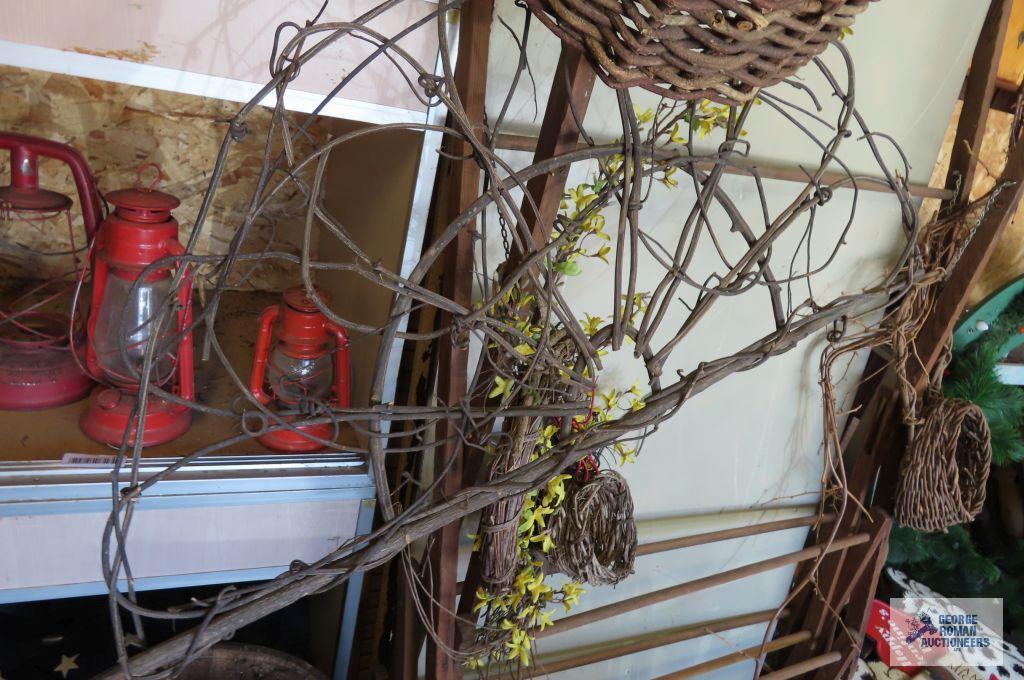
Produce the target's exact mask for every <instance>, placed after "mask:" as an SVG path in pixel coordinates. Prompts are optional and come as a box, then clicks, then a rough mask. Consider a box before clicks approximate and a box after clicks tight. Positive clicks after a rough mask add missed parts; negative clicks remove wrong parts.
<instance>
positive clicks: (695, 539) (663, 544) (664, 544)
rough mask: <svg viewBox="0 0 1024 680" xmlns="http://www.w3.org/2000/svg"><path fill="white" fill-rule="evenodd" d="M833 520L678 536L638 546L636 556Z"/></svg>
mask: <svg viewBox="0 0 1024 680" xmlns="http://www.w3.org/2000/svg"><path fill="white" fill-rule="evenodd" d="M833 519H835V515H832V514H824V515H810V516H809V517H794V518H791V519H780V520H776V521H774V522H764V523H762V524H748V525H747V526H742V527H733V528H731V529H720V530H718V531H709V532H707V533H703V534H694V535H692V536H680V537H678V538H668V539H665V540H664V541H653V542H651V543H644V544H643V545H641V546H638V547H637V549H636V554H637V555H638V556H639V555H653V554H654V553H660V552H666V551H668V550H678V549H679V548H690V547H693V546H695V545H705V544H707V543H714V542H715V541H727V540H729V539H732V538H743V537H744V536H757V535H760V534H767V533H771V532H773V531H783V530H785V529H795V528H798V527H807V526H812V525H814V524H815V523H817V522H818V521H819V520H820V521H821V522H822V523H823V524H826V523H828V522H831V521H832V520H833Z"/></svg>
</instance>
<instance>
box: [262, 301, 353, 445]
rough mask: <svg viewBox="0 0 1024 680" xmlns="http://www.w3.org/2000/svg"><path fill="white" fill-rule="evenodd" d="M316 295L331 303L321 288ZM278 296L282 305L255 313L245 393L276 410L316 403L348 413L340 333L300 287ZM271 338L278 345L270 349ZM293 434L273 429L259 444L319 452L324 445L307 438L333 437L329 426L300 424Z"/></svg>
mask: <svg viewBox="0 0 1024 680" xmlns="http://www.w3.org/2000/svg"><path fill="white" fill-rule="evenodd" d="M316 294H317V296H318V297H319V298H320V299H321V300H322V301H323V303H324V304H330V300H329V298H328V297H327V295H326V294H325V293H323V292H322V291H321V290H320V289H316ZM283 297H284V302H283V304H278V305H273V306H271V307H267V308H266V309H264V310H263V313H262V314H260V325H259V332H258V335H257V336H256V355H255V357H254V358H253V364H252V373H251V374H250V376H249V390H250V391H251V392H252V395H253V396H254V397H256V399H258V400H259V401H260V403H262V404H265V405H268V406H271V405H275V406H277V407H279V408H281V409H289V410H291V409H308V407H309V405H310V404H311V403H314V404H315V403H317V402H320V403H322V404H325V405H328V406H330V407H332V408H348V407H349V405H350V398H349V357H348V335H347V334H346V333H345V329H343V328H341V327H340V326H338V325H336V324H334V323H332V322H331V321H330V320H329V319H327V317H325V316H324V315H323V313H321V312H320V310H319V309H318V308H317V306H316V303H315V302H313V300H311V299H310V298H309V296H308V295H306V291H305V290H304V289H303V287H302V286H293V287H292V288H289V289H288V290H286V291H285V292H284V296H283ZM275 335H276V336H277V345H276V346H275V347H274V348H273V350H271V348H270V346H271V339H272V336H275ZM267 387H269V392H268V391H267V390H266V389H265V388H267ZM292 419H294V418H292ZM286 420H287V419H286ZM296 430H297V431H296ZM296 430H288V429H284V428H281V429H277V430H272V431H270V432H267V433H266V434H264V435H262V436H260V437H259V441H260V443H262V444H263V445H264V446H266V447H267V448H269V449H274V450H275V451H289V452H309V451H319V450H320V449H322V448H324V445H323V444H321V443H320V442H318V441H315V440H314V439H311V437H315V438H316V439H321V440H330V439H331V438H332V436H333V433H334V428H333V425H332V424H331V423H322V424H316V425H301V426H298V427H297V428H296ZM307 435H308V436H307Z"/></svg>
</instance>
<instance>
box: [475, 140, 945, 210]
mask: <svg viewBox="0 0 1024 680" xmlns="http://www.w3.org/2000/svg"><path fill="white" fill-rule="evenodd" d="M495 145H496V146H497V147H498V148H499V149H506V150H509V151H533V150H534V149H535V148H536V146H537V140H536V139H534V138H532V137H524V136H520V135H506V134H499V135H498V136H497V138H496V139H495ZM696 166H697V168H698V169H700V170H705V171H707V170H710V169H711V168H713V167H715V164H714V162H712V161H700V162H698V163H696ZM748 167H756V168H757V172H758V174H759V175H761V177H763V178H765V179H779V180H784V181H790V182H803V183H806V182H807V180H808V177H807V174H806V173H804V171H803V170H801V169H799V168H784V167H780V166H775V165H768V164H761V163H752V164H749V166H748ZM725 173H726V174H727V175H745V176H749V174H748V172H747V170H746V169H744V168H743V167H736V166H735V165H730V166H727V167H726V168H725ZM844 180H845V181H847V182H848V181H849V178H848V177H847V176H846V175H845V174H844V173H841V172H826V173H825V174H824V175H822V177H821V183H822V184H833V183H835V182H843V181H844ZM845 186H847V187H850V185H849V184H848V183H847V184H846V185H845ZM851 188H852V187H851ZM857 188H859V189H863V190H866V191H878V192H881V193H887V194H889V193H892V188H891V187H890V186H889V183H888V181H886V180H884V179H882V178H881V177H858V178H857ZM907 191H908V192H909V193H910V195H911V196H917V197H918V198H941V199H943V200H948V199H950V198H952V197H953V191H952V190H949V189H943V188H941V187H930V186H926V185H922V184H911V185H910V186H909V187H907Z"/></svg>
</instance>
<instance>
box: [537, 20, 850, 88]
mask: <svg viewBox="0 0 1024 680" xmlns="http://www.w3.org/2000/svg"><path fill="white" fill-rule="evenodd" d="M868 1H869V0H642V1H641V0H609V1H605V2H595V0H527V4H528V5H529V6H530V8H531V9H532V10H533V11H534V13H536V15H537V16H538V17H539V18H540V20H541V21H543V22H544V23H545V24H547V26H548V27H549V28H550V29H551V30H552V31H554V32H555V33H556V34H557V35H558V36H559V37H560V38H562V40H565V41H566V42H568V43H570V44H572V45H574V46H576V47H578V48H580V49H583V50H585V51H586V52H587V54H588V56H589V57H590V60H591V62H592V63H593V64H594V66H595V70H596V71H597V73H598V74H599V75H600V76H601V78H602V79H603V80H604V81H605V82H606V83H607V84H608V85H610V86H611V87H616V88H624V87H634V86H639V87H643V88H645V89H648V90H651V91H652V92H656V93H658V94H660V95H664V96H666V97H671V98H673V99H713V100H716V101H720V102H724V103H738V102H745V101H749V100H750V99H752V98H753V97H754V94H755V93H756V92H757V90H758V89H760V88H762V87H767V86H769V85H774V84H776V83H778V82H781V81H782V80H785V79H786V78H788V77H789V76H791V75H792V74H793V73H795V72H796V70H797V69H799V68H800V67H801V66H803V65H805V64H806V63H807V62H809V61H810V60H811V59H812V58H814V57H816V56H817V55H819V54H821V53H822V51H824V49H825V48H826V47H828V44H829V43H830V42H832V41H834V40H836V39H838V38H839V37H840V35H841V33H842V31H843V29H844V28H848V27H849V26H850V25H851V24H853V20H854V17H855V16H856V15H857V14H859V13H860V12H862V11H864V9H865V8H866V7H867V4H868Z"/></svg>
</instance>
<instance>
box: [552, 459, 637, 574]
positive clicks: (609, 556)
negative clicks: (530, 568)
mask: <svg viewBox="0 0 1024 680" xmlns="http://www.w3.org/2000/svg"><path fill="white" fill-rule="evenodd" d="M565 488H566V495H565V500H564V501H563V502H562V505H561V506H559V508H558V510H557V511H556V512H555V513H554V514H553V515H552V516H551V520H550V522H551V523H550V534H551V540H552V541H554V543H555V546H554V547H553V548H552V549H551V552H550V553H548V554H547V555H546V557H547V561H548V563H549V564H550V565H551V567H552V568H553V569H554V570H555V571H557V572H560V573H562V574H565V575H567V576H569V577H570V578H572V579H573V580H575V581H578V582H581V583H589V584H591V585H595V586H598V585H614V584H616V583H618V582H619V581H621V580H622V579H624V578H626V577H627V576H629V575H630V574H632V573H633V561H634V559H635V558H636V522H635V520H634V519H633V496H632V495H631V494H630V492H629V485H628V484H626V480H625V479H624V478H623V477H622V475H620V474H619V473H617V472H614V471H611V470H602V471H601V472H600V473H598V475H597V476H596V477H595V478H594V479H592V480H590V481H589V482H586V483H585V484H580V483H579V482H576V481H571V482H566V485H565Z"/></svg>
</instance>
